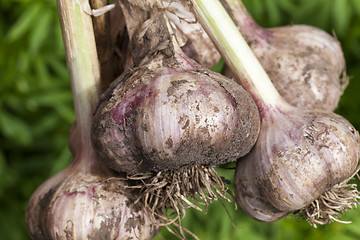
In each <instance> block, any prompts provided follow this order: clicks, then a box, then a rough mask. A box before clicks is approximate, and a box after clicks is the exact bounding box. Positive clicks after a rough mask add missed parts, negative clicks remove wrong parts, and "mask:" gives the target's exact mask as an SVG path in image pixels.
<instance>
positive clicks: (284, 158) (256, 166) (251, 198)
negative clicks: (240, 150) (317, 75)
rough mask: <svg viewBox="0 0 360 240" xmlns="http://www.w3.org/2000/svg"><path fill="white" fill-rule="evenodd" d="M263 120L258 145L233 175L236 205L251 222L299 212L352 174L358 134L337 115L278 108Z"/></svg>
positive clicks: (359, 142) (359, 143) (358, 147)
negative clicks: (251, 219) (250, 218)
mask: <svg viewBox="0 0 360 240" xmlns="http://www.w3.org/2000/svg"><path fill="white" fill-rule="evenodd" d="M265 112H267V113H265ZM263 116H264V117H263V119H262V125H261V128H262V130H261V131H260V135H259V138H258V140H257V143H256V144H255V147H254V148H253V149H252V150H251V151H250V153H249V154H248V155H246V156H245V157H244V158H242V159H240V160H239V161H238V163H237V167H236V173H235V193H236V199H237V202H238V203H239V205H240V207H241V208H242V209H243V210H244V211H245V212H246V213H247V214H248V215H249V216H251V217H253V218H254V219H256V220H259V221H264V222H273V221H277V220H279V219H280V218H282V217H284V216H286V215H287V214H289V213H291V212H295V211H297V210H301V209H303V208H305V207H306V206H307V205H309V204H311V203H312V202H313V201H314V200H316V199H317V198H319V197H320V195H322V194H323V193H324V192H326V191H328V190H330V189H331V188H332V187H333V186H334V185H335V184H339V183H341V182H342V181H344V180H346V179H348V178H349V177H350V176H351V175H352V174H353V173H354V172H355V171H356V169H357V166H358V160H359V156H360V140H359V133H358V132H357V131H356V130H355V129H354V127H353V126H352V125H351V124H350V123H349V122H348V121H347V120H346V119H344V118H342V117H341V116H339V115H336V114H334V113H326V112H320V111H318V112H310V111H304V112H302V111H296V109H291V108H290V110H285V111H284V110H283V109H282V110H280V108H277V107H275V108H268V109H267V110H264V112H263Z"/></svg>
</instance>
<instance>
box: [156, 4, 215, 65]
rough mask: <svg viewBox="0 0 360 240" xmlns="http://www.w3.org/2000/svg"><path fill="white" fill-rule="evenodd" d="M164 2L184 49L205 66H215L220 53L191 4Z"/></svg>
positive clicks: (189, 55)
mask: <svg viewBox="0 0 360 240" xmlns="http://www.w3.org/2000/svg"><path fill="white" fill-rule="evenodd" d="M163 4H164V7H165V10H166V11H165V12H166V15H167V17H168V18H169V20H170V23H171V26H172V27H173V30H174V33H175V35H176V39H177V41H178V42H179V45H180V47H181V49H182V51H183V52H184V53H185V54H186V55H187V56H188V57H190V58H192V59H194V60H195V61H197V62H198V63H200V64H201V65H202V66H203V67H205V68H211V67H214V66H215V65H216V64H217V63H218V62H219V60H220V54H219V52H218V51H217V50H216V48H215V46H214V44H213V43H212V41H211V39H210V38H209V36H208V35H207V34H206V32H205V31H204V29H203V28H202V27H201V25H200V24H199V23H198V22H197V21H196V19H195V17H194V15H193V13H192V12H191V10H190V8H189V6H187V5H184V4H183V3H182V2H181V1H178V0H175V1H174V0H163Z"/></svg>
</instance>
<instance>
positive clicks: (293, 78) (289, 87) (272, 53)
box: [223, 0, 347, 111]
mask: <svg viewBox="0 0 360 240" xmlns="http://www.w3.org/2000/svg"><path fill="white" fill-rule="evenodd" d="M223 4H224V6H225V8H226V9H227V11H228V12H229V14H230V16H231V17H232V19H233V20H234V22H235V23H236V25H237V27H238V29H239V31H240V32H241V33H242V34H243V36H244V38H245V39H246V41H247V43H248V44H249V46H250V47H251V49H252V50H253V52H254V54H255V56H256V57H257V58H258V60H259V61H260V63H261V65H262V66H263V67H264V69H265V71H266V73H267V74H268V75H269V78H270V79H271V80H272V82H273V84H274V86H275V88H276V89H277V90H278V91H279V93H280V95H281V96H282V97H283V98H284V99H285V100H286V101H287V102H288V103H290V104H291V105H293V106H296V107H300V108H307V109H321V110H329V111H333V110H334V109H335V108H336V107H337V104H338V102H339V99H340V96H341V95H342V94H343V91H344V89H345V87H346V85H347V77H346V74H345V59H344V55H343V52H342V49H341V46H340V43H339V41H338V40H337V39H336V38H335V37H333V36H330V35H329V34H328V33H326V32H324V31H322V30H320V29H318V28H315V27H312V26H306V25H289V26H284V27H276V28H270V29H264V28H261V27H260V26H259V25H257V24H256V23H255V21H254V20H253V18H252V17H251V15H250V14H249V13H248V12H247V10H246V8H245V6H244V5H243V3H242V2H241V0H226V1H223ZM224 74H225V75H226V76H231V71H230V70H229V69H228V68H227V69H225V70H224Z"/></svg>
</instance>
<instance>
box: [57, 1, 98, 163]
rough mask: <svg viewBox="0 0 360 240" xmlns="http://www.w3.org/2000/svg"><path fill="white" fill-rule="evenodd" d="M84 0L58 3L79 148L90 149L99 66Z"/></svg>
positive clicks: (91, 27)
mask: <svg viewBox="0 0 360 240" xmlns="http://www.w3.org/2000/svg"><path fill="white" fill-rule="evenodd" d="M86 1H88V0H73V1H68V0H57V4H58V10H59V15H60V22H61V29H62V34H63V41H64V45H65V50H66V60H67V66H68V70H69V74H70V79H71V87H72V92H73V98H74V107H75V115H76V122H77V128H78V129H77V133H78V135H79V136H78V138H79V141H81V145H80V146H81V147H82V149H84V150H86V151H92V147H91V141H90V132H91V131H90V129H91V123H92V114H93V111H94V110H95V107H96V104H97V101H98V93H99V92H100V70H99V61H98V57H97V52H96V44H95V37H94V30H93V25H92V20H91V16H89V15H88V14H87V13H86V12H85V11H84V10H83V7H84V6H85V3H86ZM90 154H92V153H90ZM75 159H87V158H75Z"/></svg>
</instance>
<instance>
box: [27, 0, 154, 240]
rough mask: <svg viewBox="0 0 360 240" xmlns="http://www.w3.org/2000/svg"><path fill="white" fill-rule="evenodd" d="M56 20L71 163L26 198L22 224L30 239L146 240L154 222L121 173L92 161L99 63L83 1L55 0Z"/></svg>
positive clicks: (93, 155)
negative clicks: (70, 106) (68, 97)
mask: <svg viewBox="0 0 360 240" xmlns="http://www.w3.org/2000/svg"><path fill="white" fill-rule="evenodd" d="M57 3H58V8H59V14H60V22H61V27H62V32H63V40H64V44H65V49H66V56H67V63H68V68H69V73H70V78H71V86H72V92H73V98H74V106H75V115H76V123H77V124H76V126H74V127H73V128H72V130H71V133H70V135H69V144H70V150H71V152H72V153H73V155H74V160H73V162H72V163H71V164H70V166H68V167H67V168H66V169H65V170H63V171H61V172H59V173H58V174H56V175H55V176H53V177H52V178H50V179H49V180H47V181H46V182H44V183H43V184H42V185H41V186H40V187H39V188H38V189H37V190H36V191H35V192H34V194H33V195H32V197H31V199H30V201H29V203H28V206H27V210H26V220H25V221H26V226H27V229H28V231H29V234H30V236H31V238H32V239H34V240H55V239H56V240H65V239H66V240H68V239H71V240H83V239H108V240H110V239H111V240H114V239H118V240H124V239H141V240H142V239H152V238H153V237H154V236H155V234H156V233H157V232H158V231H159V221H158V219H157V218H154V217H153V216H152V215H151V213H150V211H148V210H147V209H146V208H145V207H144V206H143V205H141V204H137V203H135V200H136V198H137V197H138V196H137V194H139V192H138V191H136V192H135V191H132V190H131V191H130V189H129V184H128V182H125V181H124V180H123V178H122V176H121V175H119V174H118V173H115V172H113V171H111V170H110V169H108V168H107V167H106V166H105V165H104V164H102V163H101V162H100V161H98V159H96V157H95V153H94V151H93V148H92V146H91V140H90V129H91V122H92V114H93V112H94V109H95V106H96V103H97V101H98V95H97V93H98V92H100V91H101V90H100V84H99V81H98V80H99V76H100V73H99V61H98V59H97V54H96V45H95V38H94V32H93V27H92V21H91V17H90V16H89V15H87V13H86V12H85V11H83V10H82V8H83V6H84V5H85V4H86V1H85V0H82V1H81V0H80V1H66V0H58V2H57Z"/></svg>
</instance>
